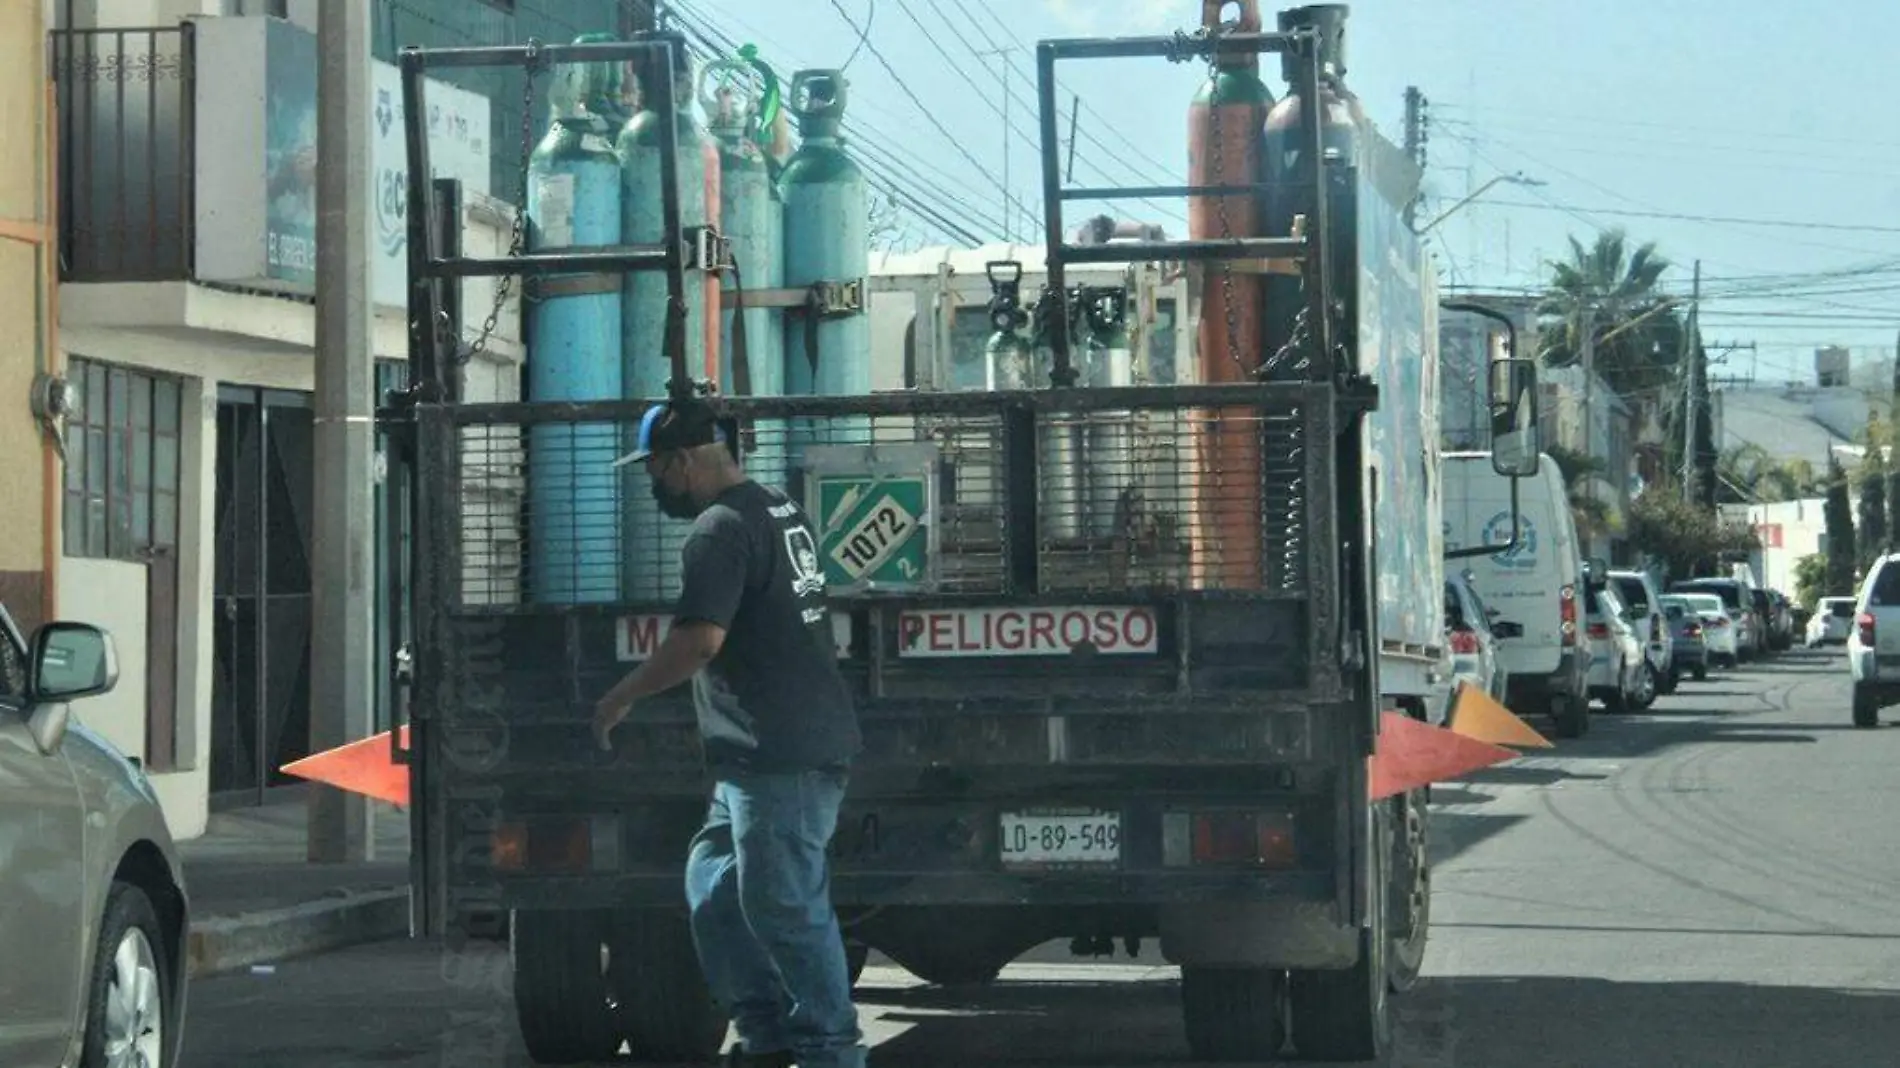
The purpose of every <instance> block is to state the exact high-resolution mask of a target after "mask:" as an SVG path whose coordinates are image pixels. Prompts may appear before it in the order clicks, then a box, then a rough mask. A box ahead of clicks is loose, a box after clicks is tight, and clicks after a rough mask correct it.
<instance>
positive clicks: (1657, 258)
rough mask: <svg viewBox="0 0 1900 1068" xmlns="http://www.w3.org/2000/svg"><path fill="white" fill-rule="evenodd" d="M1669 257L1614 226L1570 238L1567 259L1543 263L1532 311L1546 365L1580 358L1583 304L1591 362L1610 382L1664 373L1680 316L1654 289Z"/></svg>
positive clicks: (1678, 335)
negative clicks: (1544, 278) (1545, 281)
mask: <svg viewBox="0 0 1900 1068" xmlns="http://www.w3.org/2000/svg"><path fill="white" fill-rule="evenodd" d="M1669 266H1670V264H1669V261H1668V260H1667V259H1665V258H1663V257H1662V256H1661V255H1659V254H1658V253H1657V252H1656V245H1655V243H1654V242H1650V243H1647V244H1644V245H1641V246H1638V247H1637V248H1636V249H1635V250H1633V251H1632V250H1631V249H1630V248H1629V244H1628V240H1627V238H1626V237H1625V236H1624V234H1623V232H1622V231H1621V230H1607V231H1604V232H1602V233H1599V234H1598V235H1597V236H1596V241H1595V242H1594V243H1592V244H1591V245H1589V246H1588V247H1585V246H1584V244H1583V243H1582V242H1580V241H1578V240H1577V239H1576V238H1574V237H1573V238H1571V239H1570V262H1568V263H1554V264H1552V265H1551V276H1550V285H1549V287H1548V288H1547V290H1546V291H1545V295H1544V299H1543V300H1542V301H1541V302H1540V303H1539V305H1538V308H1537V312H1538V315H1539V317H1540V319H1541V320H1542V321H1541V323H1540V328H1539V333H1540V337H1541V338H1542V339H1543V358H1544V363H1545V365H1546V366H1549V367H1569V366H1572V365H1574V364H1578V363H1581V362H1582V359H1583V338H1584V332H1583V331H1584V321H1585V319H1586V315H1585V310H1586V309H1594V314H1593V315H1591V316H1588V318H1589V319H1590V321H1591V322H1592V324H1593V325H1592V329H1591V333H1592V335H1593V336H1594V337H1595V341H1596V351H1595V360H1594V363H1595V369H1596V372H1597V374H1599V375H1602V376H1603V380H1604V381H1605V382H1606V383H1608V384H1609V386H1610V388H1611V389H1613V390H1616V391H1617V392H1618V393H1622V394H1629V393H1632V392H1636V391H1642V390H1653V389H1656V388H1657V387H1659V386H1661V385H1664V384H1666V383H1668V382H1669V381H1671V380H1672V379H1673V378H1674V375H1675V367H1676V364H1677V363H1678V362H1679V359H1680V356H1681V346H1682V323H1681V320H1680V319H1679V318H1678V317H1677V316H1676V314H1675V313H1674V311H1673V310H1672V309H1673V306H1674V305H1673V302H1672V301H1670V300H1669V299H1668V298H1667V297H1664V296H1662V295H1660V294H1659V293H1658V292H1657V285H1658V284H1659V283H1660V282H1661V281H1662V276H1663V274H1664V272H1666V271H1668V269H1669Z"/></svg>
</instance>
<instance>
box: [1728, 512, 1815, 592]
mask: <svg viewBox="0 0 1900 1068" xmlns="http://www.w3.org/2000/svg"><path fill="white" fill-rule="evenodd" d="M1826 503H1827V502H1826V501H1824V500H1823V499H1822V498H1820V497H1814V498H1810V499H1807V500H1800V501H1777V502H1775V503H1773V504H1751V505H1747V506H1745V507H1730V508H1725V509H1724V512H1725V513H1726V514H1727V515H1728V516H1729V517H1733V518H1738V519H1743V520H1744V521H1746V522H1747V523H1748V524H1749V525H1750V526H1753V527H1755V528H1756V530H1757V532H1758V533H1759V534H1761V536H1762V540H1763V543H1764V547H1763V548H1762V550H1761V551H1760V552H1759V553H1756V554H1755V558H1754V560H1753V563H1754V565H1755V577H1756V578H1757V579H1758V580H1759V581H1760V582H1761V584H1762V585H1764V586H1767V587H1770V588H1771V589H1777V590H1780V591H1781V592H1783V593H1785V594H1787V595H1788V596H1790V597H1793V596H1794V592H1795V574H1794V569H1795V565H1796V564H1799V563H1800V562H1801V558H1802V557H1804V556H1811V555H1813V554H1815V553H1818V552H1820V551H1821V538H1822V536H1823V535H1824V534H1826V533H1827V518H1826V511H1825V506H1826ZM1769 526H1778V527H1779V528H1780V534H1781V544H1780V546H1778V547H1776V546H1768V545H1766V542H1767V541H1768V537H1769V532H1768V531H1767V530H1765V529H1763V528H1766V527H1769Z"/></svg>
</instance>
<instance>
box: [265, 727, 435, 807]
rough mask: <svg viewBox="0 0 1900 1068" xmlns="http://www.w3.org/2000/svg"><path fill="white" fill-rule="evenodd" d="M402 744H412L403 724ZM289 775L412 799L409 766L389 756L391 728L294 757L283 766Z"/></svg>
mask: <svg viewBox="0 0 1900 1068" xmlns="http://www.w3.org/2000/svg"><path fill="white" fill-rule="evenodd" d="M402 744H403V745H404V746H405V747H407V746H408V745H409V728H408V727H404V728H402ZM281 770H282V771H283V772H284V774H286V775H295V776H297V777H298V778H300V779H309V780H310V781H312V782H320V783H323V784H324V785H326V786H334V787H336V788H337V789H339V790H346V791H348V792H350V793H353V794H362V795H364V796H365V797H371V798H375V799H376V800H378V801H387V802H389V803H390V804H392V805H407V804H408V803H409V768H408V767H407V766H406V765H403V764H398V763H396V762H394V761H392V760H391V759H390V758H389V732H388V731H384V732H383V733H381V734H377V735H372V736H371V737H368V738H364V739H363V740H361V741H357V742H350V743H349V744H348V745H340V746H338V747H336V748H335V749H327V750H325V751H323V752H321V753H312V754H310V755H309V756H307V757H304V758H302V759H301V760H293V761H291V762H290V763H288V764H285V765H284V766H283V768H282V769H281Z"/></svg>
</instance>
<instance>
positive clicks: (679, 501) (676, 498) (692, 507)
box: [653, 478, 705, 519]
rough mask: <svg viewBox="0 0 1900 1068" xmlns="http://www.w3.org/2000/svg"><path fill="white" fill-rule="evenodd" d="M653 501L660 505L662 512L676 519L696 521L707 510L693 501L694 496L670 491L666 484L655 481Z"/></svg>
mask: <svg viewBox="0 0 1900 1068" xmlns="http://www.w3.org/2000/svg"><path fill="white" fill-rule="evenodd" d="M653 499H654V500H655V501H657V502H658V503H659V505H660V511H661V512H664V513H665V514H666V515H668V516H670V517H671V518H674V519H696V518H698V517H699V513H700V512H702V511H704V510H705V509H703V508H701V507H700V506H699V502H697V501H695V500H693V495H692V494H690V493H684V492H680V491H677V490H671V489H668V488H667V486H666V483H665V482H662V481H661V480H659V479H657V478H656V479H654V480H653Z"/></svg>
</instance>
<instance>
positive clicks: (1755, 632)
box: [1669, 578, 1763, 663]
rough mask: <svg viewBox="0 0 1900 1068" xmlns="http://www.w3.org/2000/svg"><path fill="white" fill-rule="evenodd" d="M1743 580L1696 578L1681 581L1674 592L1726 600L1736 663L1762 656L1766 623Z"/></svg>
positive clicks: (1672, 590) (1725, 604)
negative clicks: (1732, 630) (1763, 623)
mask: <svg viewBox="0 0 1900 1068" xmlns="http://www.w3.org/2000/svg"><path fill="white" fill-rule="evenodd" d="M1748 589H1749V587H1748V585H1747V584H1746V583H1744V582H1742V581H1741V580H1740V579H1732V578H1696V579H1689V580H1687V581H1685V582H1677V583H1674V584H1673V585H1671V586H1670V587H1669V592H1671V593H1712V594H1714V595H1715V596H1717V597H1719V598H1721V599H1722V610H1723V611H1724V612H1725V613H1726V614H1727V615H1728V618H1729V623H1730V624H1731V625H1732V626H1733V627H1734V630H1735V654H1734V655H1735V662H1736V663H1740V662H1742V661H1745V660H1753V659H1754V658H1755V657H1757V656H1760V655H1761V653H1762V648H1763V643H1762V621H1761V619H1760V618H1759V617H1757V615H1756V614H1755V603H1754V598H1753V597H1752V596H1751V595H1750V594H1749V592H1748Z"/></svg>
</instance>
